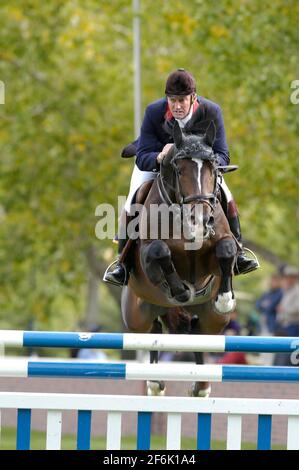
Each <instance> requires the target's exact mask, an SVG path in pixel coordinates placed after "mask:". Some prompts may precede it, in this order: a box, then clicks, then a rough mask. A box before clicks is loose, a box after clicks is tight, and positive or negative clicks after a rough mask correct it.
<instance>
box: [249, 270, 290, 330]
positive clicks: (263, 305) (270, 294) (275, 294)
mask: <svg viewBox="0 0 299 470" xmlns="http://www.w3.org/2000/svg"><path fill="white" fill-rule="evenodd" d="M282 294H283V291H282V288H281V275H280V274H274V275H273V276H272V277H271V279H270V289H269V290H267V291H266V292H265V293H264V294H263V295H262V296H261V297H260V298H259V299H257V301H256V304H255V307H256V309H257V311H258V312H260V313H261V314H262V332H261V333H262V335H273V334H274V333H275V325H276V313H277V306H278V304H279V303H280V301H281V299H282Z"/></svg>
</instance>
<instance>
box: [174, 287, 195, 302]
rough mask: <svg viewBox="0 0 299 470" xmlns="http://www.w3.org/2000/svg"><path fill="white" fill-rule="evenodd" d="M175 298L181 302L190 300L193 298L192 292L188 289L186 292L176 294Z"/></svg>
mask: <svg viewBox="0 0 299 470" xmlns="http://www.w3.org/2000/svg"><path fill="white" fill-rule="evenodd" d="M174 298H175V300H176V301H177V302H181V303H185V302H188V301H189V300H190V298H191V292H190V290H189V289H187V290H185V291H184V292H182V293H181V294H179V295H176V296H175V297H174Z"/></svg>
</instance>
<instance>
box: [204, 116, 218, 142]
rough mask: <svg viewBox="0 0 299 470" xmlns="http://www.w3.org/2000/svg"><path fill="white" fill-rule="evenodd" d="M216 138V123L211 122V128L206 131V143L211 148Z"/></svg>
mask: <svg viewBox="0 0 299 470" xmlns="http://www.w3.org/2000/svg"><path fill="white" fill-rule="evenodd" d="M215 137H216V126H215V124H214V121H211V122H210V124H209V127H208V128H207V130H206V133H205V137H204V141H205V143H206V144H207V145H208V146H209V147H212V146H213V143H214V141H215Z"/></svg>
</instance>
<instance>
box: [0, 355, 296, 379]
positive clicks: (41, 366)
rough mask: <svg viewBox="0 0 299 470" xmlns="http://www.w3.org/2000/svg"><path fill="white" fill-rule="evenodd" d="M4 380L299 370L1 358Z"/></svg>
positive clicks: (277, 374) (249, 375)
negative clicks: (9, 378)
mask: <svg viewBox="0 0 299 470" xmlns="http://www.w3.org/2000/svg"><path fill="white" fill-rule="evenodd" d="M0 377H56V378H78V377H84V378H86V379H125V380H172V381H194V380H195V381H196V380H198V381H209V382H238V381H239V382H299V368H298V367H277V366H275V367H272V366H269V367H268V366H237V365H236V366H233V365H215V364H205V365H198V364H189V363H184V364H182V363H181V364H178V363H165V362H164V363H159V364H145V363H134V362H133V363H110V362H104V363H97V362H92V363H91V362H76V363H70V362H55V361H53V362H45V361H31V360H30V359H25V358H24V359H0Z"/></svg>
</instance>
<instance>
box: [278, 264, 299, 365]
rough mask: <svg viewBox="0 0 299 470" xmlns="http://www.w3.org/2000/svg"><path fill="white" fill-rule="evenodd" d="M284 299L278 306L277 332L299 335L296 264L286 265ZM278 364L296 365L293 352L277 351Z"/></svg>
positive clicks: (285, 334)
mask: <svg viewBox="0 0 299 470" xmlns="http://www.w3.org/2000/svg"><path fill="white" fill-rule="evenodd" d="M282 289H283V295H282V299H281V301H280V303H279V305H278V306H277V317H276V318H277V327H276V334H277V335H279V336H299V270H298V269H297V268H295V267H294V266H286V267H285V268H284V270H283V278H282ZM274 364H275V365H276V366H295V365H298V364H293V363H292V361H291V354H289V353H277V354H276V355H275V359H274Z"/></svg>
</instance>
